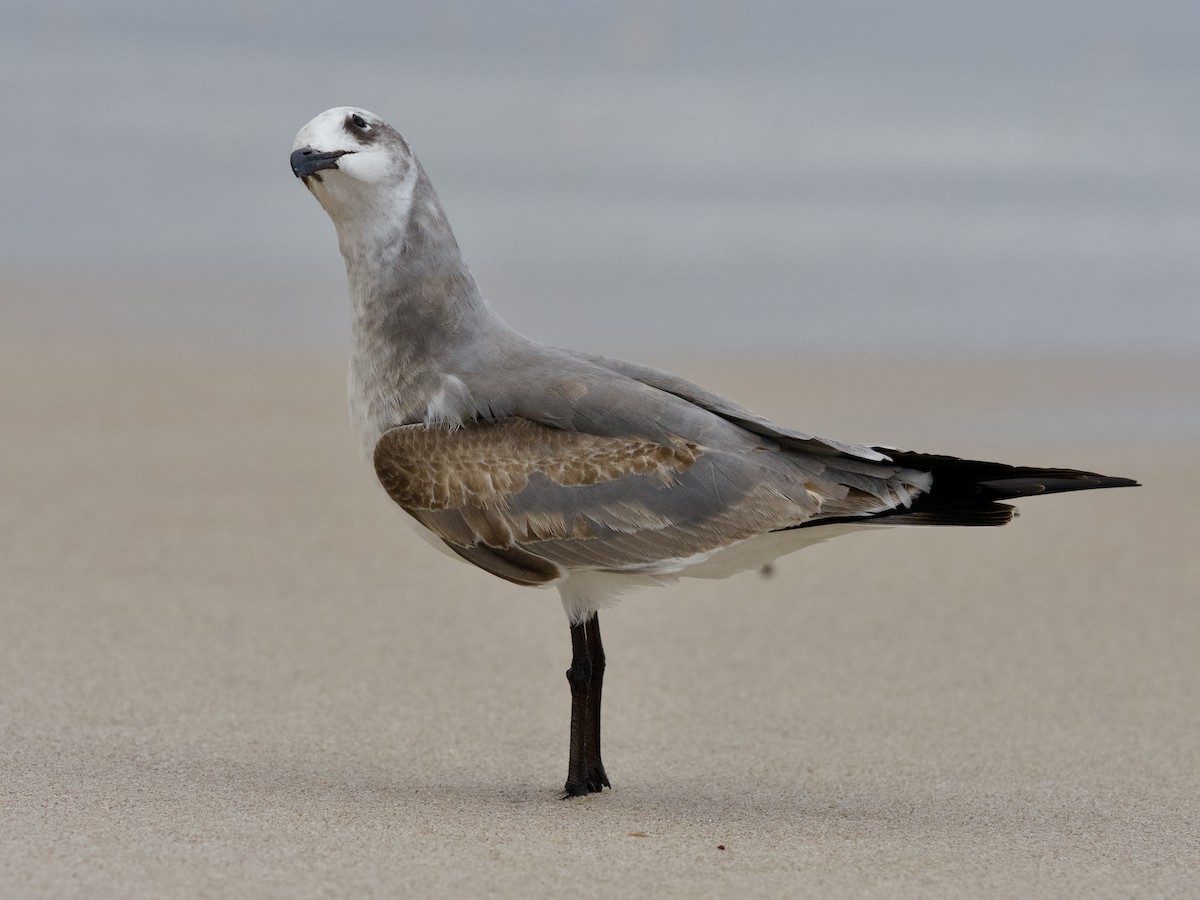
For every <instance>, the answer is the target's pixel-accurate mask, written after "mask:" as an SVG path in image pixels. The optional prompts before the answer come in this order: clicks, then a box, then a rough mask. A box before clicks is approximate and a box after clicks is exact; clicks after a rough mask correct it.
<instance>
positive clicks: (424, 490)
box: [290, 107, 1137, 798]
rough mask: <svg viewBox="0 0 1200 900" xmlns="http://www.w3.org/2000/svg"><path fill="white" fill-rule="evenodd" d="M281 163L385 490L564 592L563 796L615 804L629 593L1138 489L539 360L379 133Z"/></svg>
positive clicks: (325, 122)
mask: <svg viewBox="0 0 1200 900" xmlns="http://www.w3.org/2000/svg"><path fill="white" fill-rule="evenodd" d="M290 162H291V168H292V172H293V174H294V175H295V176H296V177H297V178H299V179H300V180H301V181H302V182H303V184H304V185H305V186H306V187H307V188H308V190H309V191H310V192H311V193H312V195H313V196H314V197H315V198H316V200H317V201H318V202H319V203H320V204H321V206H322V207H323V208H324V210H325V212H326V213H327V214H328V215H329V217H330V219H332V221H333V225H334V228H335V230H336V233H337V239H338V246H339V248H340V250H341V255H342V257H343V259H344V262H345V267H346V276H347V285H348V292H349V298H350V305H351V325H352V328H351V331H352V337H351V352H350V363H349V373H348V393H349V405H350V417H351V420H352V423H353V426H354V429H355V431H356V433H357V436H358V440H359V443H360V445H361V447H362V450H363V453H364V455H365V456H366V457H367V458H368V459H369V460H370V461H371V463H372V464H373V466H374V470H375V474H376V476H377V478H378V480H379V482H380V484H381V485H382V487H383V489H384V490H385V491H386V492H387V494H388V495H389V496H390V497H391V499H392V500H394V501H395V502H396V503H397V504H398V505H399V506H400V507H401V508H402V509H403V510H404V511H405V512H407V513H408V515H409V516H410V517H411V520H412V523H413V524H414V525H415V526H416V528H417V529H418V530H419V531H420V532H421V533H422V535H423V536H425V537H426V538H428V539H429V540H431V541H432V542H433V543H434V544H435V545H436V546H439V547H440V548H441V549H443V550H445V551H447V552H448V553H450V554H452V555H454V556H457V557H459V558H461V559H462V560H465V561H466V562H468V563H472V564H473V565H475V566H477V567H479V568H480V569H483V570H484V571H485V572H489V573H491V574H492V575H494V576H497V577H499V578H502V579H504V580H506V581H509V582H512V583H515V584H518V585H527V586H542V587H544V586H554V587H556V588H557V589H558V592H559V595H560V598H561V601H562V606H563V609H564V611H565V613H566V616H567V621H568V627H569V629H570V637H571V662H570V667H569V668H568V669H567V673H566V674H567V680H568V682H569V684H570V691H571V721H570V744H569V754H568V764H567V779H566V782H565V785H564V787H563V791H562V796H563V797H564V798H569V797H580V796H584V795H588V794H593V793H597V792H600V791H603V790H604V789H605V788H611V784H610V781H609V777H608V775H607V773H606V771H605V767H604V762H603V760H602V756H601V742H600V736H601V728H600V711H601V696H602V689H603V681H604V670H605V656H604V646H603V643H602V640H601V635H600V620H599V610H601V609H603V608H606V607H608V606H611V605H612V604H613V603H614V602H615V601H616V599H617V598H618V597H619V596H620V595H621V594H622V593H624V592H626V591H628V590H631V589H634V588H641V587H646V586H652V585H659V584H664V583H669V582H674V581H676V580H677V579H679V578H681V577H700V578H723V577H726V576H728V575H731V574H734V573H736V572H740V571H743V570H751V569H763V568H764V567H766V566H769V565H770V564H771V563H772V561H774V560H775V559H776V558H778V557H780V556H782V555H783V554H786V553H791V552H793V551H796V550H799V549H801V548H803V547H806V546H809V545H812V544H815V543H817V542H819V541H823V540H826V539H828V538H830V537H834V536H837V535H841V534H845V533H848V532H854V531H860V530H864V529H873V528H884V527H893V526H901V525H905V526H917V525H920V526H925V525H929V526H933V525H963V526H994V525H1003V524H1005V523H1006V522H1008V521H1009V520H1010V519H1012V518H1013V516H1014V515H1015V513H1016V511H1015V509H1014V507H1013V506H1011V505H1010V504H1008V503H1005V502H1004V501H1006V500H1010V499H1014V498H1023V497H1030V496H1034V495H1038V494H1050V493H1056V492H1061V491H1077V490H1089V489H1094V488H1113V487H1127V486H1135V485H1136V484H1137V482H1136V481H1134V480H1132V479H1129V478H1118V477H1111V476H1105V475H1099V474H1096V473H1093V472H1083V471H1077V470H1073V469H1058V468H1037V467H1029V466H1011V465H1007V464H1003V463H995V462H984V461H979V460H971V459H960V458H957V457H954V456H947V455H940V454H928V453H917V452H909V451H902V450H896V449H892V448H888V447H884V446H873V445H866V444H856V443H850V442H845V441H838V440H832V439H828V438H823V437H817V436H814V435H810V434H807V433H804V432H801V431H796V430H793V429H791V428H787V427H784V426H781V425H778V424H775V423H774V422H771V421H769V420H767V419H765V418H763V417H761V416H758V415H755V414H754V413H752V412H751V411H750V410H749V409H747V408H746V407H744V406H742V405H741V404H739V403H736V402H734V401H733V400H730V399H727V398H725V397H723V396H721V395H719V394H717V393H714V392H712V391H709V390H706V389H705V388H703V387H700V386H699V385H696V384H693V383H691V382H689V381H687V380H685V379H683V378H680V377H677V376H675V375H672V374H670V373H668V372H665V371H660V370H658V369H654V368H650V367H647V366H642V365H638V364H635V363H631V362H625V361H622V360H618V359H612V358H609V357H605V356H601V355H597V354H592V353H585V352H580V351H575V350H568V349H562V348H557V347H551V346H547V345H545V344H542V343H539V342H537V341H535V340H533V339H531V338H528V337H526V336H524V335H522V334H520V333H518V332H517V331H516V330H515V329H513V328H511V327H510V326H509V325H508V324H507V323H505V322H504V320H503V319H501V318H500V316H499V315H498V314H497V313H496V312H495V311H494V309H493V308H492V306H491V305H490V304H489V303H488V302H487V301H486V300H485V299H484V297H483V296H482V294H481V292H480V290H479V287H478V285H477V284H476V282H475V279H474V277H473V276H472V274H471V272H470V270H469V269H468V268H467V265H466V264H465V262H464V261H463V257H462V253H461V252H460V250H459V246H458V243H457V241H456V239H455V237H454V233H453V231H452V230H451V227H450V223H449V221H448V219H447V217H446V213H445V211H444V209H443V207H442V204H441V202H440V201H439V200H438V196H437V194H436V193H435V192H434V189H433V185H432V184H431V183H430V181H429V178H428V177H427V175H426V173H425V170H424V169H423V168H422V166H421V164H420V163H419V162H418V160H417V157H416V156H415V155H414V154H413V152H412V150H411V149H410V147H409V144H408V142H407V141H406V140H405V139H404V137H402V136H401V134H400V133H399V132H398V131H396V129H394V128H393V127H392V126H390V125H389V124H387V123H386V122H385V121H384V120H383V119H381V118H380V117H379V116H377V115H375V114H374V113H371V112H368V111H367V110H364V109H359V108H356V107H336V108H333V109H329V110H326V111H325V112H323V113H321V114H320V115H318V116H316V117H315V118H314V119H312V120H311V121H310V122H308V124H306V125H305V126H304V127H303V128H301V129H300V131H299V133H298V134H297V136H296V139H295V142H294V144H293V147H292V153H291V157H290Z"/></svg>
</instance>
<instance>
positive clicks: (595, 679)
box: [584, 614, 611, 791]
mask: <svg viewBox="0 0 1200 900" xmlns="http://www.w3.org/2000/svg"><path fill="white" fill-rule="evenodd" d="M587 650H588V658H589V659H590V660H591V663H592V680H591V683H590V684H589V685H588V705H587V720H586V721H587V725H586V728H587V743H586V744H585V745H584V768H585V770H586V772H587V779H588V788H589V789H591V790H593V791H602V790H603V789H604V788H606V787H611V785H610V784H609V783H608V776H607V775H606V774H605V773H604V763H603V762H601V760H600V696H601V693H602V690H603V687H604V645H603V644H602V643H601V642H600V616H599V615H598V614H593V615H592V618H591V621H590V622H588V623H587Z"/></svg>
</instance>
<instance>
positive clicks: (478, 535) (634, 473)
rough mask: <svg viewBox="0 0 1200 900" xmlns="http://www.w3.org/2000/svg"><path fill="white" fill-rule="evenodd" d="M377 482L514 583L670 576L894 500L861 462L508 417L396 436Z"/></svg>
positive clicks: (379, 463) (886, 484) (884, 476)
mask: <svg viewBox="0 0 1200 900" xmlns="http://www.w3.org/2000/svg"><path fill="white" fill-rule="evenodd" d="M375 471H376V473H377V474H378V476H379V480H380V482H381V483H382V484H383V486H384V488H385V489H386V490H387V492H388V494H389V495H390V496H391V497H392V499H393V500H395V501H396V502H397V503H398V504H400V506H402V507H404V509H405V510H407V511H408V512H409V513H410V514H411V515H412V516H413V517H414V518H416V519H417V520H418V521H419V522H421V524H423V525H424V526H425V527H427V528H428V529H430V530H431V531H432V532H433V533H434V534H436V535H437V536H438V537H440V538H441V539H442V540H443V541H445V542H446V544H448V545H449V546H450V548H451V549H452V550H454V552H456V553H458V554H459V555H460V556H462V557H464V558H465V559H467V560H469V561H470V562H473V563H475V564H476V565H478V566H480V567H481V568H484V569H487V570H488V571H490V572H492V573H493V574H495V575H498V576H500V577H501V578H506V579H508V580H509V581H515V582H518V583H521V584H544V583H546V582H548V581H553V580H554V579H556V578H558V577H560V576H561V575H562V574H564V572H565V571H566V570H570V569H600V570H604V571H620V572H642V573H650V574H663V573H669V572H672V571H677V570H678V569H679V568H681V567H682V564H683V562H684V561H687V560H691V559H694V558H696V557H698V556H700V555H703V554H705V553H708V552H710V551H712V550H715V549H717V548H721V547H727V546H729V545H731V544H734V543H737V542H739V541H742V540H746V539H747V538H751V537H754V536H756V535H760V534H763V533H766V532H769V531H775V530H778V529H784V528H792V527H795V526H797V525H801V524H804V523H805V522H808V521H810V520H812V519H813V518H814V517H818V516H833V515H840V516H847V515H849V516H862V515H870V514H872V513H873V512H876V511H878V510H881V509H890V508H892V507H894V506H895V505H896V504H897V503H898V502H900V499H901V494H900V493H897V489H896V487H895V481H894V479H896V478H897V473H898V470H897V469H896V468H894V467H891V466H880V465H879V464H877V463H872V462H868V461H865V460H856V459H840V458H830V457H828V456H825V455H821V456H810V455H804V454H798V453H796V452H784V451H780V450H779V448H778V447H771V446H769V445H766V444H762V445H758V444H754V443H744V442H743V443H741V444H739V445H738V446H737V447H734V448H717V447H711V446H703V445H701V444H699V443H697V442H694V441H688V440H684V439H682V438H668V439H666V440H659V441H654V440H649V439H646V438H642V437H638V436H635V435H619V436H598V435H595V434H589V433H586V432H578V431H569V430H566V429H557V428H551V427H549V426H546V425H541V424H538V423H536V422H533V421H530V420H527V419H523V418H517V417H513V418H505V419H496V420H483V421H479V422H472V423H468V424H467V425H465V426H463V427H461V428H457V429H450V428H448V427H445V426H428V427H427V426H425V425H405V426H401V427H398V428H393V429H391V430H389V431H387V432H386V433H385V434H384V435H383V437H382V438H380V440H379V443H378V444H377V445H376V448H375Z"/></svg>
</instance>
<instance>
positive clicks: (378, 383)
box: [338, 173, 505, 450]
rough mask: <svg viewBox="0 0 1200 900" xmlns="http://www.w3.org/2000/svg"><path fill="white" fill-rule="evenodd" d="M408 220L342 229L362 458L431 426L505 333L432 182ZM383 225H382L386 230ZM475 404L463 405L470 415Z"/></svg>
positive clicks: (417, 194) (412, 200) (393, 218)
mask: <svg viewBox="0 0 1200 900" xmlns="http://www.w3.org/2000/svg"><path fill="white" fill-rule="evenodd" d="M397 199H401V200H404V201H406V202H407V209H406V210H405V209H402V210H396V211H395V212H403V213H405V214H404V215H389V216H387V217H374V221H375V224H374V226H373V227H372V228H371V229H370V230H365V231H360V232H359V233H357V234H354V233H344V232H343V231H342V230H340V229H339V235H338V236H339V240H340V242H341V244H342V255H343V257H344V258H345V261H346V274H347V278H348V280H349V287H350V300H351V304H352V329H353V333H352V351H351V360H350V402H351V410H352V416H353V418H354V419H355V423H356V426H357V427H358V429H359V433H360V438H361V440H362V441H363V444H364V449H367V450H369V449H370V447H373V446H374V441H375V440H377V439H378V436H379V434H381V433H382V430H384V429H386V428H388V427H391V426H393V425H400V424H408V423H410V422H417V421H423V420H428V419H429V416H430V409H431V408H433V407H435V406H437V405H438V404H439V403H445V402H446V401H445V399H444V398H445V397H446V392H447V389H448V385H451V386H453V385H454V383H455V381H456V376H457V375H458V374H459V372H458V371H457V367H458V366H459V365H460V364H461V363H462V361H463V360H464V359H468V358H470V357H472V356H473V355H474V353H475V352H476V351H477V347H478V345H479V344H480V342H481V341H482V342H486V334H487V333H488V332H489V329H492V330H494V329H496V328H500V329H504V328H505V326H504V325H503V323H502V322H501V321H500V319H499V318H498V317H497V316H496V314H495V312H493V310H492V309H491V307H490V306H489V305H488V304H487V302H486V301H485V300H484V299H483V297H482V296H481V295H480V293H479V289H478V288H477V287H476V284H475V279H474V278H473V277H472V275H471V272H470V270H469V269H468V268H467V266H466V264H465V263H464V262H463V260H462V255H461V254H460V252H459V249H458V243H457V241H455V239H454V234H453V232H452V231H451V229H450V225H449V223H448V222H447V221H446V216H445V214H444V213H443V212H442V208H441V205H440V204H439V203H438V200H437V197H436V195H435V194H434V193H433V189H432V188H431V187H429V184H428V181H426V180H425V177H424V174H423V173H421V174H420V177H419V180H418V181H417V183H416V184H415V185H414V188H413V190H412V191H411V193H410V195H409V196H408V197H406V198H397ZM380 223H383V224H380ZM468 401H469V398H463V403H464V405H466V404H467V403H468Z"/></svg>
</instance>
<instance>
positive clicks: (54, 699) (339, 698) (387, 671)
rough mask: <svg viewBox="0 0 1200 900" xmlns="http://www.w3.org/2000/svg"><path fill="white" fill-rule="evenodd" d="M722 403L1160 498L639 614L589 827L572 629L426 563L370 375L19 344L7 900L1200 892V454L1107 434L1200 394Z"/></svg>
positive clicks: (840, 545)
mask: <svg viewBox="0 0 1200 900" xmlns="http://www.w3.org/2000/svg"><path fill="white" fill-rule="evenodd" d="M947 372H952V373H953V374H952V376H951V377H947ZM685 374H687V375H689V376H690V377H692V378H695V379H697V380H700V381H702V382H704V383H706V384H708V385H710V386H712V387H715V388H717V389H720V390H723V391H726V392H728V393H730V394H732V395H733V396H736V397H737V398H738V399H740V400H742V401H743V402H745V403H747V404H748V405H750V406H751V407H753V408H755V409H756V410H758V411H760V412H763V413H765V414H769V415H772V416H774V417H777V418H779V419H780V420H782V421H785V422H787V423H789V424H793V425H795V426H797V427H801V428H805V429H809V430H812V431H815V432H816V433H820V434H828V435H829V436H831V437H839V438H846V439H849V440H875V441H884V442H890V443H893V444H897V445H901V446H908V447H911V449H915V450H926V451H940V452H949V453H955V454H958V455H975V456H980V457H985V458H989V457H990V458H996V459H1001V460H1006V461H1012V462H1019V463H1028V464H1037V465H1064V466H1073V467H1078V468H1086V469H1094V470H1097V471H1101V472H1104V473H1107V474H1113V475H1124V476H1130V477H1135V478H1138V479H1139V480H1141V481H1142V482H1143V483H1144V485H1145V486H1144V487H1141V488H1138V489H1133V490H1119V491H1098V492H1093V493H1087V494H1077V495H1070V496H1061V497H1053V498H1041V499H1034V500H1030V501H1027V502H1023V503H1022V504H1021V510H1022V516H1021V518H1020V519H1019V520H1018V521H1017V522H1015V523H1014V524H1013V525H1012V526H1010V527H1007V528H1004V529H970V530H967V529H903V530H901V529H898V530H894V531H892V532H888V533H884V534H871V535H865V536H853V537H848V538H842V539H839V540H836V541H833V542H830V543H828V544H825V545H822V546H819V547H816V548H813V549H811V550H808V551H805V552H804V553H801V554H798V555H795V556H792V557H789V558H787V559H785V560H783V561H781V563H780V564H779V566H778V568H777V571H776V573H775V575H774V576H773V577H771V578H769V579H763V578H760V577H758V576H756V575H743V576H740V577H739V578H736V579H733V580H729V581H721V582H711V583H710V582H703V581H695V582H683V583H681V584H679V585H677V586H675V587H672V588H669V589H661V590H658V591H655V592H644V593H641V594H636V595H633V596H631V597H629V598H627V599H626V600H624V601H623V602H622V603H621V605H620V606H618V607H617V608H616V609H614V610H612V611H609V612H607V613H606V614H604V616H603V620H604V629H605V643H606V647H607V649H608V677H607V680H606V683H605V761H606V763H607V765H608V771H609V774H610V775H611V777H612V780H613V784H614V790H612V791H611V792H605V793H604V794H602V795H599V796H592V797H589V798H586V799H583V800H577V801H571V802H562V801H560V800H559V799H558V793H559V788H560V787H561V784H562V781H563V778H564V776H565V766H566V752H567V746H566V739H567V721H568V709H569V697H568V689H567V684H566V681H565V679H564V677H563V671H564V669H565V668H566V666H567V663H568V661H569V660H568V657H569V649H570V647H569V639H568V634H567V626H566V621H565V619H564V617H563V614H562V611H561V608H560V606H559V602H558V597H557V594H556V593H555V592H553V591H538V590H528V589H520V588H517V587H514V586H511V585H508V584H506V583H503V582H501V581H499V580H498V579H495V578H491V577H489V576H486V575H484V574H482V573H480V572H478V571H476V570H473V569H471V568H470V567H468V566H466V565H462V564H457V563H455V562H454V561H453V560H450V559H448V558H445V557H443V556H442V555H440V554H438V553H437V552H435V551H434V550H433V549H431V548H429V547H428V546H427V545H425V544H424V543H423V542H422V541H420V540H419V539H418V538H417V537H416V535H415V534H414V533H413V532H412V531H411V529H410V528H409V527H408V526H407V524H406V521H405V516H404V514H403V513H402V512H401V511H400V510H399V509H397V508H395V507H393V506H392V505H391V503H390V502H389V501H388V499H387V498H386V496H385V495H384V494H383V492H382V491H381V490H380V489H379V488H378V486H377V485H376V484H375V483H374V480H373V476H372V475H371V473H370V472H369V470H368V468H367V467H366V465H365V464H364V463H363V461H362V460H361V459H360V458H359V456H358V451H357V449H356V447H355V446H354V443H353V438H352V435H351V432H350V428H349V426H348V424H347V422H346V414H345V399H344V396H345V395H344V364H343V362H342V361H340V360H306V359H301V358H297V357H292V358H283V357H277V358H272V359H266V360H258V361H252V360H249V359H247V358H223V357H216V356H210V357H204V356H199V355H195V354H179V355H169V354H166V353H159V354H153V353H148V352H128V353H119V352H116V351H105V352H101V351H92V350H84V349H80V348H71V347H56V348H47V347H44V346H38V345H36V344H24V345H18V346H5V347H4V348H3V353H2V355H0V416H2V421H3V422H4V433H3V437H2V438H0V447H2V462H3V465H2V466H0V497H2V501H0V616H2V619H0V621H2V622H3V625H2V627H0V895H2V896H4V897H6V898H26V897H29V898H33V897H54V898H64V897H85V896H86V897H89V898H103V897H122V898H128V897H155V898H169V897H193V898H195V897H230V896H257V897H287V898H305V897H347V896H357V897H372V896H379V897H396V896H413V897H416V896H421V897H488V896H496V897H561V896H567V895H569V896H572V897H589V896H656V897H732V896H752V897H781V896H790V897H858V898H864V897H879V898H895V897H956V896H961V897H1013V898H1018V897H1020V898H1029V897H1072V896H1074V897H1186V896H1193V897H1194V896H1196V895H1197V891H1198V888H1197V885H1198V884H1200V651H1198V648H1200V587H1198V585H1200V554H1198V553H1197V551H1196V535H1197V534H1198V533H1200V513H1198V512H1197V509H1196V506H1197V504H1196V499H1195V495H1194V491H1193V486H1194V484H1195V482H1196V478H1195V465H1196V463H1195V459H1196V455H1197V451H1198V450H1200V440H1198V439H1197V438H1196V437H1195V435H1196V426H1195V423H1192V424H1191V425H1187V424H1186V423H1184V424H1180V425H1179V427H1178V428H1177V429H1176V430H1175V431H1174V432H1172V430H1171V428H1172V427H1173V426H1171V427H1166V430H1165V431H1163V432H1161V433H1157V434H1155V435H1153V436H1152V437H1151V438H1150V439H1144V438H1143V437H1142V436H1141V435H1140V434H1139V433H1138V430H1137V424H1136V423H1131V422H1129V421H1125V420H1123V419H1121V417H1120V416H1117V417H1116V418H1115V419H1114V418H1113V417H1112V416H1106V415H1105V410H1106V404H1107V403H1109V402H1118V401H1119V403H1120V404H1121V405H1122V408H1136V409H1138V410H1141V411H1142V412H1145V410H1146V409H1148V408H1150V407H1152V406H1153V404H1154V403H1155V402H1157V400H1161V398H1162V397H1163V395H1164V392H1166V393H1168V394H1170V393H1171V392H1172V391H1173V392H1175V395H1176V396H1184V395H1185V394H1187V393H1189V392H1194V390H1195V385H1197V384H1200V365H1197V364H1195V363H1194V362H1193V363H1186V362H1179V361H1176V362H1163V361H1154V360H1131V361H1125V362H1120V361H1118V362H1113V361H1091V362H1080V363H1078V364H1058V363H1051V362H1048V361H1042V362H1032V363H1030V362H1024V363H1021V364H1020V365H1019V366H1016V367H1015V368H1013V367H1010V366H1007V365H1005V364H1002V363H1000V362H986V361H978V360H975V361H970V362H964V361H958V362H944V363H934V362H910V363H904V362H892V363H888V364H886V365H884V366H880V365H878V364H874V365H870V366H867V365H857V364H853V362H852V361H845V360H842V361H837V360H823V361H817V362H815V363H810V364H808V365H805V366H799V365H785V364H783V363H774V362H773V363H770V364H766V363H761V362H760V363H758V364H751V363H750V362H749V361H746V360H742V361H738V360H722V361H707V362H706V361H705V360H690V361H686V369H685ZM808 379H811V383H817V384H821V385H824V386H825V387H824V389H823V390H822V391H820V392H817V391H814V390H811V389H804V388H801V387H800V385H802V384H808V383H810V382H809V381H808ZM881 385H882V386H883V389H882V390H881V389H880V387H881ZM1189 385H1190V387H1188V386H1189ZM1164 410H1166V411H1165V412H1164V414H1163V416H1164V418H1165V419H1169V409H1167V407H1164ZM1151 411H1152V410H1151ZM1169 425H1170V423H1169V422H1168V426H1169Z"/></svg>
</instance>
